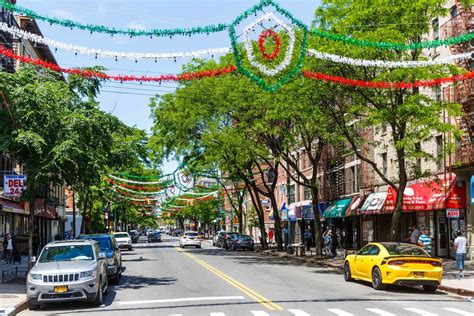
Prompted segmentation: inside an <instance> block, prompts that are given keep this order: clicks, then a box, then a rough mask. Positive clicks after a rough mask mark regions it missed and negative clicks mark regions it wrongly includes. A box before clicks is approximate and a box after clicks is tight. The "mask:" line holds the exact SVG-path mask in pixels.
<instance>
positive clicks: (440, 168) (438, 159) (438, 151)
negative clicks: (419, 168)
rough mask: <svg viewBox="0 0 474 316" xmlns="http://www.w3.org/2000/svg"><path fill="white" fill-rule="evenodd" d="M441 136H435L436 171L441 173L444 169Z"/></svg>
mask: <svg viewBox="0 0 474 316" xmlns="http://www.w3.org/2000/svg"><path fill="white" fill-rule="evenodd" d="M443 147H444V146H443V136H442V135H438V136H436V170H438V171H439V172H441V171H443V169H444V168H443V167H444V150H443Z"/></svg>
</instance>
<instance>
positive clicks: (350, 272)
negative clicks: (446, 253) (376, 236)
mask: <svg viewBox="0 0 474 316" xmlns="http://www.w3.org/2000/svg"><path fill="white" fill-rule="evenodd" d="M442 275H443V265H442V263H441V259H438V258H433V257H431V256H430V255H429V254H428V253H426V252H425V251H424V250H423V249H422V248H420V247H418V246H415V245H412V244H402V243H389V242H380V243H370V244H368V245H366V246H365V247H363V248H362V249H361V250H360V251H359V252H358V253H357V254H355V255H349V256H347V257H346V260H345V263H344V279H345V280H346V281H348V282H349V281H353V280H354V279H356V280H363V281H367V282H372V286H373V287H374V289H376V290H383V289H384V288H385V287H386V286H387V285H388V284H396V285H422V286H423V289H424V290H425V291H427V292H434V291H436V289H437V288H438V285H439V284H440V283H441V276H442Z"/></svg>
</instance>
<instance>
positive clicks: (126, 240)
mask: <svg viewBox="0 0 474 316" xmlns="http://www.w3.org/2000/svg"><path fill="white" fill-rule="evenodd" d="M113 235H114V237H115V240H117V244H118V246H119V248H126V249H128V250H132V238H131V237H130V235H129V234H128V233H127V232H122V233H113Z"/></svg>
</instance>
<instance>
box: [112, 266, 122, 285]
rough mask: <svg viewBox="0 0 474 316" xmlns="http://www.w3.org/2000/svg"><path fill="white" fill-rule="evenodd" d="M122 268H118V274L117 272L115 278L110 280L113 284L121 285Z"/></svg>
mask: <svg viewBox="0 0 474 316" xmlns="http://www.w3.org/2000/svg"><path fill="white" fill-rule="evenodd" d="M121 270H122V268H121V267H118V268H117V272H115V275H114V277H113V278H112V279H111V280H110V281H111V283H112V284H119V283H120V276H121V274H122V273H121V272H120V271H121Z"/></svg>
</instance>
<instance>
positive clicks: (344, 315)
mask: <svg viewBox="0 0 474 316" xmlns="http://www.w3.org/2000/svg"><path fill="white" fill-rule="evenodd" d="M327 311H328V312H331V313H334V314H336V315H339V316H354V315H353V314H351V313H348V312H346V311H343V310H342V309H337V308H331V309H328V310H327Z"/></svg>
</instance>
